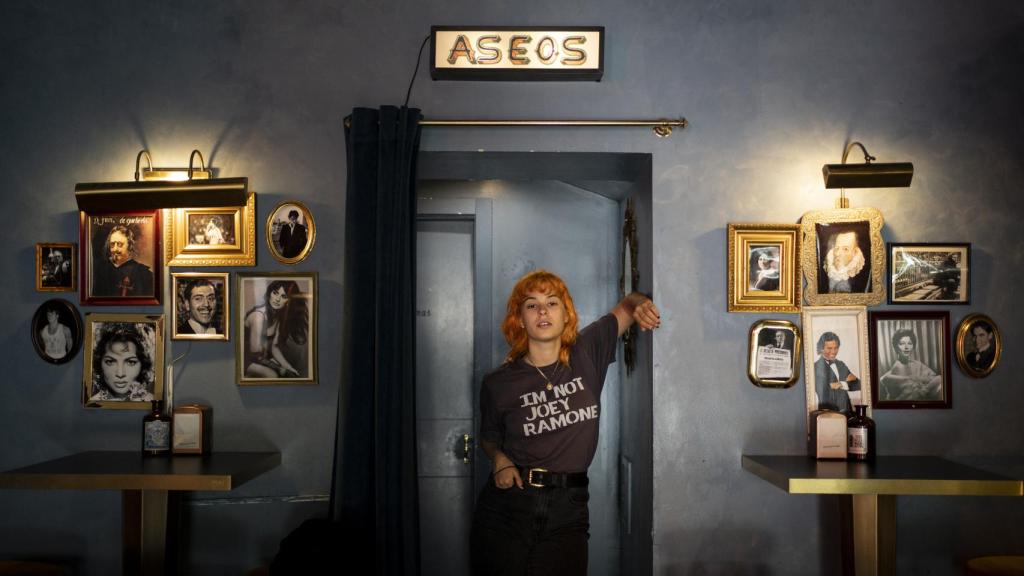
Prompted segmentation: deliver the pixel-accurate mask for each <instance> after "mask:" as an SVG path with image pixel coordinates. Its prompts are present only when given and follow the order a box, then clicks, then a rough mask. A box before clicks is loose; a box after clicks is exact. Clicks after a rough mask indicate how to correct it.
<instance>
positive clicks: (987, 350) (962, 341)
mask: <svg viewBox="0 0 1024 576" xmlns="http://www.w3.org/2000/svg"><path fill="white" fill-rule="evenodd" d="M1002 355H1003V336H1002V334H1001V333H1000V331H999V327H998V326H996V323H995V322H994V321H993V320H992V319H991V318H989V317H988V316H986V315H984V314H970V315H968V316H967V317H966V318H964V319H963V320H961V321H960V325H959V326H958V327H957V329H956V363H957V364H958V365H959V366H960V369H961V370H963V372H964V374H967V375H968V376H970V377H971V378H984V377H986V376H988V375H989V374H991V373H992V371H993V370H995V368H996V366H998V365H999V357H1000V356H1002Z"/></svg>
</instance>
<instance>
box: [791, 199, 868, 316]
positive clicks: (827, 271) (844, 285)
mask: <svg viewBox="0 0 1024 576" xmlns="http://www.w3.org/2000/svg"><path fill="white" fill-rule="evenodd" d="M884 223H885V221H884V219H883V218H882V213H881V212H879V211H878V210H877V209H876V208H841V209H835V210H818V211H812V212H808V213H806V214H804V216H803V218H802V219H801V232H802V235H803V242H802V251H801V256H800V260H801V264H802V268H803V271H804V277H805V278H806V279H807V289H806V290H805V291H804V294H805V298H806V300H807V303H808V304H812V305H842V306H850V305H871V304H879V303H881V302H882V301H883V300H884V299H885V282H884V280H883V278H884V276H885V243H884V241H883V240H882V226H883V225H884Z"/></svg>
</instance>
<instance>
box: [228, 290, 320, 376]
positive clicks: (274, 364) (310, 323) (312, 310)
mask: <svg viewBox="0 0 1024 576" xmlns="http://www.w3.org/2000/svg"><path fill="white" fill-rule="evenodd" d="M318 297H319V296H318V293H317V273H316V272H293V273H289V272H239V273H237V274H236V275H235V298H236V299H237V300H238V305H237V306H236V307H235V308H236V310H237V314H238V315H237V316H236V319H237V326H238V328H237V330H238V336H237V337H236V338H235V340H237V341H238V344H237V349H236V354H235V374H236V378H237V380H238V384H239V385H243V386H244V385H262V384H316V381H317V358H316V345H317V337H316V334H317V332H316V331H317V326H316V325H317V320H316V316H317V299H318ZM281 300H284V302H281Z"/></svg>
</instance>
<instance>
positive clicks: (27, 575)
mask: <svg viewBox="0 0 1024 576" xmlns="http://www.w3.org/2000/svg"><path fill="white" fill-rule="evenodd" d="M66 574H67V572H66V571H65V570H64V568H63V567H62V566H58V565H56V564H49V563H46V562H28V561H23V560H0V576H65V575H66Z"/></svg>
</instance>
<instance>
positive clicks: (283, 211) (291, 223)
mask: <svg viewBox="0 0 1024 576" xmlns="http://www.w3.org/2000/svg"><path fill="white" fill-rule="evenodd" d="M315 241H316V224H315V223H314V222H313V215H312V214H311V213H310V212H309V209H308V208H306V205H305V204H303V203H302V202H297V201H295V200H292V201H289V202H284V203H282V204H278V205H277V207H276V208H274V210H273V211H272V212H271V213H270V216H269V217H268V218H267V247H269V248H270V253H271V254H273V256H274V258H276V259H277V260H278V261H279V262H283V263H285V264H295V263H297V262H302V261H303V260H305V259H306V257H307V256H309V252H310V251H311V250H313V242H315Z"/></svg>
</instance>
